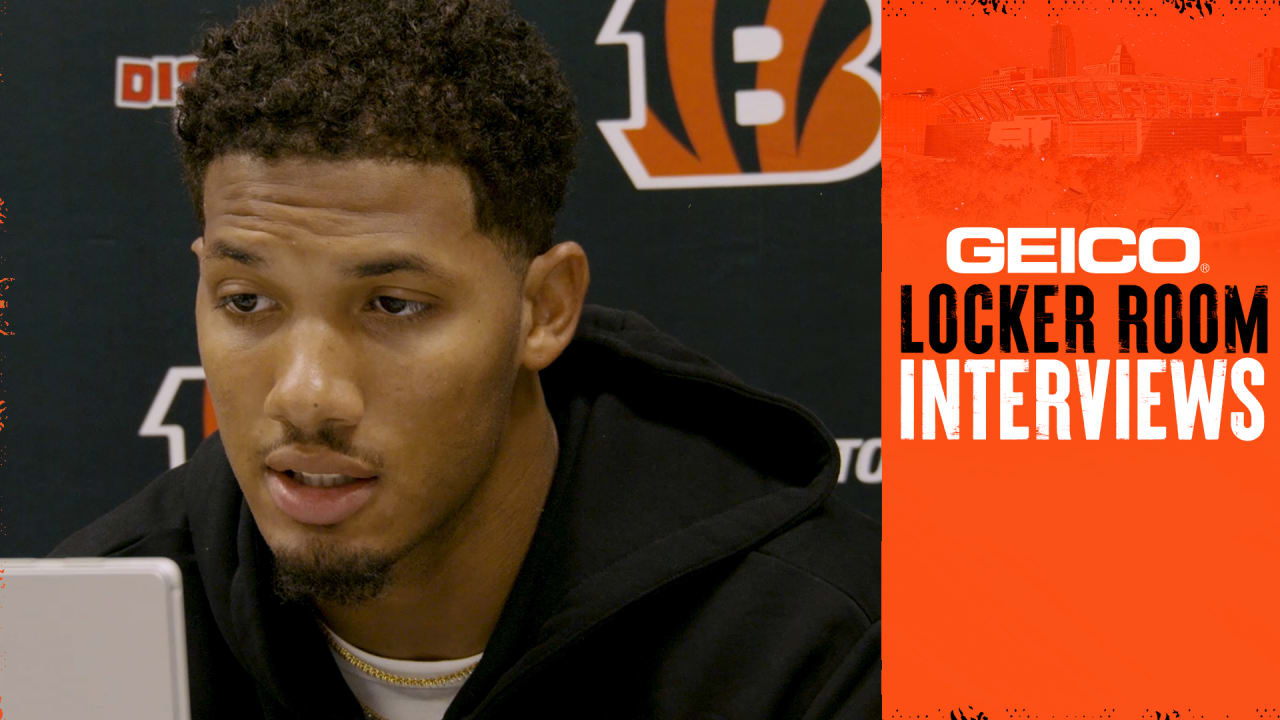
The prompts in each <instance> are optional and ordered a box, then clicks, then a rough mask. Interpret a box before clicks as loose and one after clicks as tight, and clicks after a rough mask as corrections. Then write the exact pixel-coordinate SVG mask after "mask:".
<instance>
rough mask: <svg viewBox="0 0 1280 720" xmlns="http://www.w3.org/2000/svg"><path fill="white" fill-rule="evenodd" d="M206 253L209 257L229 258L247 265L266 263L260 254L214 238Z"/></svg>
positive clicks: (261, 265)
mask: <svg viewBox="0 0 1280 720" xmlns="http://www.w3.org/2000/svg"><path fill="white" fill-rule="evenodd" d="M208 253H209V257H210V258H214V259H221V260H231V261H232V262H238V263H240V264H241V265H248V266H249V267H263V266H265V265H266V264H267V260H266V258H264V257H262V256H261V255H259V254H257V253H254V252H250V251H248V250H245V249H244V248H241V247H236V246H235V245H232V244H231V243H228V242H227V241H225V240H214V241H213V244H212V245H210V246H209V249H208Z"/></svg>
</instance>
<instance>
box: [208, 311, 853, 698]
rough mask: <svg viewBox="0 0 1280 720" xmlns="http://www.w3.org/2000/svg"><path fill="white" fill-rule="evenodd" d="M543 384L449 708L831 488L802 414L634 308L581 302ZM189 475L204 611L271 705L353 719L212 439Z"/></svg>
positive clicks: (830, 466) (314, 631)
mask: <svg viewBox="0 0 1280 720" xmlns="http://www.w3.org/2000/svg"><path fill="white" fill-rule="evenodd" d="M541 379H542V382H543V386H544V390H545V395H546V397H547V404H548V407H549V408H550V410H551V413H552V416H553V417H554V419H555V423H556V429H557V432H558V434H559V439H560V456H559V461H558V465H557V469H556V474H555V477H554V479H553V481H552V485H551V489H550V492H549V494H548V498H547V502H546V504H545V506H544V508H543V512H542V515H541V517H540V519H539V523H538V528H537V531H536V532H535V534H534V537H533V541H532V543H531V545H530V549H529V552H528V554H527V555H526V557H525V560H524V563H523V564H522V566H521V570H520V573H519V576H518V577H517V579H516V582H515V585H514V586H513V589H512V592H511V594H510V595H509V596H508V598H507V603H506V605H505V607H504V609H503V612H502V615H501V617H500V619H499V621H498V624H497V627H496V628H495V630H494V633H493V635H492V636H491V638H490V641H489V644H488V646H487V647H486V648H485V654H484V657H483V659H482V661H481V663H480V665H479V666H478V667H477V668H476V670H475V672H474V673H473V674H472V676H471V678H470V679H469V680H468V681H467V683H466V684H465V685H464V686H463V687H462V689H461V690H460V692H459V694H458V696H457V698H456V699H455V700H454V702H453V704H452V705H451V706H450V708H449V711H448V714H447V715H446V717H447V718H462V717H471V716H475V715H478V714H481V713H483V711H484V709H485V707H486V706H488V705H489V704H490V703H493V702H496V701H497V700H499V699H500V698H501V697H502V696H503V695H505V694H506V693H508V692H511V691H512V690H514V689H515V688H517V687H519V686H520V685H521V684H522V683H524V682H528V681H530V680H531V679H533V678H536V677H537V674H538V672H539V669H540V668H542V667H545V666H546V665H547V664H548V661H549V660H550V659H552V658H554V657H556V656H557V654H558V653H561V652H563V651H565V650H566V649H567V648H570V647H572V645H573V644H574V642H575V641H576V640H578V639H579V638H581V637H582V636H583V635H584V634H586V633H589V632H591V630H592V628H594V627H596V626H598V625H599V624H601V623H602V622H604V621H606V620H607V619H608V618H610V617H611V616H613V615H614V614H616V613H618V612H619V611H620V610H622V609H623V608H625V607H627V606H628V605H630V604H632V603H634V602H636V601H638V600H641V599H642V598H644V597H645V596H647V595H648V594H650V593H652V592H654V591H655V590H657V589H658V588H661V587H662V586H664V585H666V584H667V583H670V582H672V581H674V580H676V579H678V578H680V577H683V576H685V575H687V574H689V573H694V572H697V571H698V570H700V569H702V568H706V567H708V566H710V565H713V564H715V563H716V562H718V561H721V560H724V559H726V558H729V557H732V556H735V555H737V554H739V553H742V552H744V551H746V550H748V549H750V548H753V547H755V546H758V545H760V544H761V543H763V542H765V541H767V540H768V539H769V538H770V537H772V536H774V535H776V534H777V533H779V532H781V531H783V530H785V529H787V528H788V527H790V526H791V525H793V524H795V523H797V522H799V521H800V520H801V519H803V518H804V517H805V516H806V515H807V514H809V513H810V512H811V511H812V510H813V509H814V508H816V507H817V506H818V505H819V504H821V503H822V502H823V500H824V499H825V498H826V496H827V495H828V494H829V493H830V492H831V490H832V488H833V487H834V485H835V481H836V473H837V469H838V464H839V460H838V455H837V452H836V448H835V445H834V443H833V441H832V440H831V438H830V436H829V435H828V433H827V432H826V431H825V430H824V429H823V428H822V426H821V424H820V423H819V422H818V421H817V420H816V419H815V418H814V417H813V416H812V415H811V414H810V413H808V412H807V411H806V410H804V409H803V408H801V407H799V406H797V405H796V404H794V403H792V402H790V401H787V400H784V399H781V398H778V397H775V396H772V395H769V394H767V393H763V392H761V391H758V390H754V389H752V388H750V387H747V386H746V385H745V384H743V383H742V382H740V381H739V380H737V379H736V378H734V377H733V376H732V375H731V374H729V373H728V372H727V371H725V370H723V369H722V368H720V367H718V366H717V365H715V364H714V363H712V362H711V361H709V360H707V359H706V358H704V357H702V356H700V355H698V354H697V353H694V352H693V351H691V350H689V349H687V348H685V347H683V346H681V345H680V344H679V343H677V342H676V341H675V340H673V339H672V338H670V337H669V336H667V335H665V334H663V333H661V332H659V331H658V330H657V329H656V328H654V327H653V326H652V325H650V324H649V323H648V322H647V321H645V320H644V319H643V318H641V317H640V316H638V315H636V314H634V313H625V312H620V311H616V310H609V309H605V308H598V307H591V306H588V307H587V308H586V309H585V310H584V313H583V317H582V320H581V322H580V323H579V328H578V332H577V335H576V337H575V339H574V341H573V342H572V343H571V344H570V346H569V347H568V348H567V349H566V351H565V353H564V354H563V355H562V356H561V358H559V359H558V360H557V361H556V362H555V363H554V364H553V365H552V366H551V367H549V368H547V369H546V370H544V371H543V372H542V374H541ZM188 477H190V478H208V477H212V478H217V479H218V481H217V482H199V483H194V482H193V483H188V484H187V488H186V499H185V501H186V504H187V512H188V516H189V518H190V528H191V537H192V543H193V546H194V547H193V549H194V552H195V555H196V556H197V562H198V566H199V568H200V574H201V579H202V581H203V584H204V590H205V592H206V594H207V598H206V599H207V601H208V603H209V605H210V607H211V608H212V611H213V615H214V619H215V621H216V623H217V625H218V628H219V630H220V632H221V633H222V634H223V635H224V636H225V637H226V639H227V644H228V645H229V646H230V647H231V648H232V649H233V652H234V653H235V655H236V659H237V660H238V661H239V663H240V664H241V665H242V666H243V667H244V668H245V669H246V670H247V671H248V672H249V673H250V674H251V675H252V676H253V677H254V678H255V680H256V682H257V685H258V687H259V695H260V697H261V699H262V701H263V705H264V710H265V712H266V715H267V717H292V716H294V715H295V714H301V715H305V716H318V715H323V716H325V717H343V716H349V717H352V718H357V717H360V708H359V705H358V704H357V703H356V702H355V700H354V698H353V697H352V696H351V695H350V693H349V692H348V691H347V689H346V685H345V683H344V681H343V680H342V678H341V676H340V674H339V672H338V670H337V668H336V666H335V665H334V664H333V663H332V661H331V660H330V656H329V652H328V649H327V644H326V642H325V639H324V637H323V636H322V634H321V633H320V631H319V629H318V627H317V625H316V623H315V620H314V619H313V617H312V615H311V611H310V609H309V608H306V607H302V606H296V605H293V606H291V605H285V604H282V603H281V602H280V601H279V600H278V599H276V598H275V597H274V596H273V595H272V591H271V553H270V549H269V548H268V547H267V546H266V544H265V542H264V541H263V540H262V537H261V535H260V534H259V533H258V531H257V527H256V525H255V524H254V523H253V518H252V515H251V514H250V513H249V508H248V506H247V504H246V503H245V502H244V498H243V496H242V495H241V493H240V491H239V488H238V486H237V485H236V482H235V478H234V475H233V474H232V472H231V468H230V466H229V464H228V462H227V459H226V456H225V453H224V452H223V450H222V447H221V443H220V442H219V441H218V439H217V436H216V435H215V436H213V437H211V438H210V439H209V441H207V442H206V443H204V444H203V445H202V446H201V448H200V450H199V451H197V453H196V455H195V456H194V457H193V458H192V460H191V467H190V470H189V473H188ZM272 707H275V708H277V709H276V710H275V712H274V714H273V711H272Z"/></svg>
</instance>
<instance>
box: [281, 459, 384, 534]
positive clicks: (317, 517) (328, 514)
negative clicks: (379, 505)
mask: <svg viewBox="0 0 1280 720" xmlns="http://www.w3.org/2000/svg"><path fill="white" fill-rule="evenodd" d="M265 464H266V468H265V477H264V478H263V479H264V482H265V483H266V486H267V493H268V494H269V495H270V496H271V501H272V502H273V503H275V506H276V507H277V508H279V510H280V512H282V513H284V514H285V515H287V516H289V517H290V518H292V519H293V520H295V521H297V522H300V523H303V524H306V525H336V524H338V523H340V522H342V521H343V520H346V519H347V518H349V517H351V516H352V515H354V514H355V513H356V512H357V511H358V510H360V508H362V507H364V505H365V504H366V503H368V502H369V500H370V498H372V497H373V491H374V488H375V487H376V486H377V481H378V476H377V473H376V471H375V470H374V468H373V467H372V466H370V465H369V464H367V463H365V462H362V461H360V460H357V459H355V458H353V457H350V456H348V455H343V454H341V453H336V452H333V451H332V450H327V449H324V448H308V447H305V446H297V445H290V446H286V447H282V448H277V449H276V450H273V451H272V452H271V453H270V454H269V455H267V458H266V462H265ZM296 472H304V473H308V474H311V475H346V476H347V477H351V478H356V480H355V481H354V482H349V483H346V484H344V485H338V486H334V487H310V486H307V485H303V484H302V483H300V482H298V481H297V480H295V479H293V477H292V475H293V473H296Z"/></svg>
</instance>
